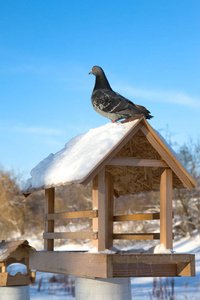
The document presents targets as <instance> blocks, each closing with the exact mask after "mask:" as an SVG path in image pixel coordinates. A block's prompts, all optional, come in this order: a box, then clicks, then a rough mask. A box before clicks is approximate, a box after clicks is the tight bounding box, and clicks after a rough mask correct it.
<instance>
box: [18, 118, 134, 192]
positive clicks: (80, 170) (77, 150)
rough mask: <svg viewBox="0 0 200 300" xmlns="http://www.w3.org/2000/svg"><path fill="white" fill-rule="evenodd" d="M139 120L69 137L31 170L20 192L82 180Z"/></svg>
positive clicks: (114, 124) (104, 126)
mask: <svg viewBox="0 0 200 300" xmlns="http://www.w3.org/2000/svg"><path fill="white" fill-rule="evenodd" d="M138 122H139V120H138V119H137V120H134V121H132V122H129V123H123V124H122V123H108V124H106V125H103V126H100V127H98V128H95V129H90V130H89V131H88V132H87V133H86V134H80V135H78V136H76V137H75V138H73V139H71V140H70V141H69V142H68V143H67V144H66V145H65V147H64V148H63V149H62V150H60V151H59V152H57V153H55V154H52V153H51V154H50V155H49V156H47V157H46V158H45V159H44V160H42V161H41V162H40V163H39V164H38V165H37V166H36V167H35V168H33V169H32V170H31V178H29V179H28V180H27V182H26V185H25V186H24V188H23V190H22V192H23V193H24V192H26V191H28V190H29V191H30V190H34V189H40V188H43V187H50V186H55V185H62V184H66V183H73V182H77V181H81V180H82V179H84V177H85V176H86V175H87V174H88V173H89V172H90V171H91V170H92V169H93V168H94V167H95V166H96V165H97V164H98V162H100V161H101V159H102V158H104V157H105V155H106V154H108V153H109V151H110V150H111V149H112V148H113V147H114V146H115V145H116V144H117V143H118V142H119V141H120V140H121V139H122V138H123V137H124V135H125V134H126V133H127V132H128V131H129V130H130V129H131V128H132V127H134V126H135V124H136V123H138Z"/></svg>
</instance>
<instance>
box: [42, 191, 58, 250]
mask: <svg viewBox="0 0 200 300" xmlns="http://www.w3.org/2000/svg"><path fill="white" fill-rule="evenodd" d="M54 206H55V189H54V188H50V189H46V190H45V214H53V213H54ZM44 231H45V232H47V233H48V232H54V220H46V221H45V229H44ZM44 249H45V250H47V251H53V249H54V240H53V239H44Z"/></svg>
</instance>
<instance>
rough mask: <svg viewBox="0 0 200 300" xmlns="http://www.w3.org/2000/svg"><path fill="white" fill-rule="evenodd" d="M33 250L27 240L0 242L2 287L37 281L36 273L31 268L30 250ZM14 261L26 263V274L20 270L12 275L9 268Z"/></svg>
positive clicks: (0, 283) (0, 282)
mask: <svg viewBox="0 0 200 300" xmlns="http://www.w3.org/2000/svg"><path fill="white" fill-rule="evenodd" d="M33 250H35V249H34V248H33V247H31V246H29V243H28V242H27V241H25V240H23V241H14V242H13V241H12V242H5V241H2V242H1V243H0V287H9V286H25V285H29V284H32V283H34V282H35V273H34V272H31V270H30V268H29V252H30V251H33ZM13 263H20V264H23V265H25V266H26V274H22V273H20V272H18V273H17V274H16V275H15V276H12V275H10V274H9V272H8V270H7V268H8V266H9V265H11V264H13Z"/></svg>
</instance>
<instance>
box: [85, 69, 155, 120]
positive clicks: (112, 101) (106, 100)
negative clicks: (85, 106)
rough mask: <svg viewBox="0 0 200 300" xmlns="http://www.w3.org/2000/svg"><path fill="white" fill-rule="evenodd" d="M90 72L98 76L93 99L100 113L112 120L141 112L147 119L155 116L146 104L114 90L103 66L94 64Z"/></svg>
mask: <svg viewBox="0 0 200 300" xmlns="http://www.w3.org/2000/svg"><path fill="white" fill-rule="evenodd" d="M89 74H93V75H95V76H96V81H95V86H94V89H93V92H92V97H91V101H92V105H93V108H94V109H95V110H96V112H98V113H99V114H100V115H102V116H103V117H106V118H108V119H110V120H111V121H112V122H117V121H119V120H121V119H129V118H132V117H135V116H137V115H141V114H143V115H144V116H145V118H146V119H151V118H153V116H151V115H150V111H148V110H147V109H146V108H145V107H144V106H141V105H137V104H134V103H133V102H131V101H130V100H128V99H126V98H125V97H123V96H121V95H120V94H118V93H116V92H114V91H113V90H112V89H111V87H110V84H109V82H108V80H107V78H106V75H105V73H104V71H103V69H102V68H101V67H98V66H94V67H93V68H92V70H91V71H90V73H89Z"/></svg>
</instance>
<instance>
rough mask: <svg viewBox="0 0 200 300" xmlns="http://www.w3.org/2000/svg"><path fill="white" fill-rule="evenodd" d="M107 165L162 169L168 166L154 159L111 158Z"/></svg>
mask: <svg viewBox="0 0 200 300" xmlns="http://www.w3.org/2000/svg"><path fill="white" fill-rule="evenodd" d="M108 165H110V166H128V167H156V168H157V167H162V168H167V167H168V165H167V164H166V163H165V162H164V161H163V160H156V159H138V158H113V159H112V160H111V161H110V162H109V163H108Z"/></svg>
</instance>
